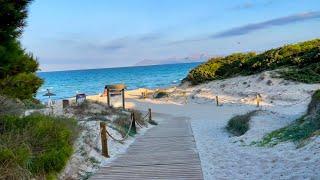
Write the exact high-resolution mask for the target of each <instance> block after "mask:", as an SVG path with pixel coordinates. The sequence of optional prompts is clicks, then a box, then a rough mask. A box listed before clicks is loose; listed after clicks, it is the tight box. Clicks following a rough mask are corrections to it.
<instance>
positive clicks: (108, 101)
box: [107, 88, 110, 107]
mask: <svg viewBox="0 0 320 180" xmlns="http://www.w3.org/2000/svg"><path fill="white" fill-rule="evenodd" d="M107 104H108V107H110V90H109V88H107Z"/></svg>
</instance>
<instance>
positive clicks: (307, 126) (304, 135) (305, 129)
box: [258, 90, 320, 146]
mask: <svg viewBox="0 0 320 180" xmlns="http://www.w3.org/2000/svg"><path fill="white" fill-rule="evenodd" d="M319 131H320V90H318V91H316V92H315V93H314V94H313V96H312V100H311V102H310V104H309V106H308V111H307V114H306V115H304V116H302V117H301V118H299V119H298V120H296V121H295V122H293V123H292V124H290V125H288V126H286V127H284V128H281V129H278V130H275V131H273V132H271V133H269V134H267V135H266V136H264V137H263V139H262V140H261V141H260V142H258V145H260V146H274V145H276V144H278V143H279V142H284V141H293V142H295V143H298V144H300V143H301V142H303V141H305V140H306V139H308V138H310V137H311V136H313V135H315V134H317V133H319Z"/></svg>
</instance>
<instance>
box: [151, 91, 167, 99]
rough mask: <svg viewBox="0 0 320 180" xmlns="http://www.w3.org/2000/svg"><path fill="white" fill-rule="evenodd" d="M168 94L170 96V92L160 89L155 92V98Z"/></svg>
mask: <svg viewBox="0 0 320 180" xmlns="http://www.w3.org/2000/svg"><path fill="white" fill-rule="evenodd" d="M168 96H169V94H168V93H167V92H166V91H161V90H159V91H157V92H155V94H154V96H153V97H154V98H155V99H159V98H164V97H168Z"/></svg>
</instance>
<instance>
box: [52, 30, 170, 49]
mask: <svg viewBox="0 0 320 180" xmlns="http://www.w3.org/2000/svg"><path fill="white" fill-rule="evenodd" d="M162 37H164V36H163V34H161V33H147V34H140V35H135V36H130V37H129V36H124V37H120V38H115V39H112V40H96V41H95V40H93V39H90V38H85V39H84V38H83V37H81V36H79V37H74V36H64V37H63V38H61V39H58V40H57V42H58V43H63V44H65V45H68V46H69V47H73V48H76V49H85V50H86V51H99V52H104V51H108V52H116V51H119V50H122V49H126V48H130V47H132V46H137V45H143V44H148V43H154V41H157V40H160V39H161V38H162Z"/></svg>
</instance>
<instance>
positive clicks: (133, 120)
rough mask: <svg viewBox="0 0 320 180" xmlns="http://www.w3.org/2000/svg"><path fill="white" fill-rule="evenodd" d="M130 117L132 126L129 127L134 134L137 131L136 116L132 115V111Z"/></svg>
mask: <svg viewBox="0 0 320 180" xmlns="http://www.w3.org/2000/svg"><path fill="white" fill-rule="evenodd" d="M131 118H132V125H131V126H132V127H131V129H132V132H133V133H134V134H136V133H137V127H136V117H135V116H134V112H132V113H131Z"/></svg>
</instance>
